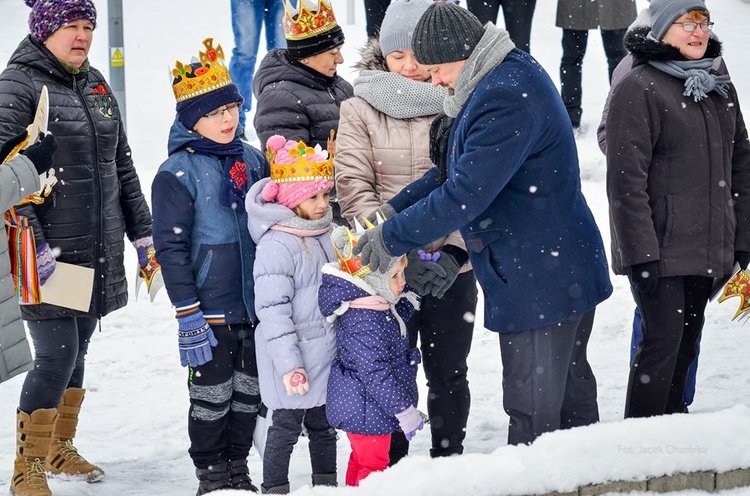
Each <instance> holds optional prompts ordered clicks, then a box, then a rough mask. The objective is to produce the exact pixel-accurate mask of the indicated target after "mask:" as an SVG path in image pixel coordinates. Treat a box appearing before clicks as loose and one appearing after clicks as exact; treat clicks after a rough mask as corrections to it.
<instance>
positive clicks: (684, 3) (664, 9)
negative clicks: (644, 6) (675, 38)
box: [648, 0, 706, 40]
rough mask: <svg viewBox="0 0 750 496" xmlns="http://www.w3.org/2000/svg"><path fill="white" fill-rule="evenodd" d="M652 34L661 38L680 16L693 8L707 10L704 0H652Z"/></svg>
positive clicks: (649, 7)
mask: <svg viewBox="0 0 750 496" xmlns="http://www.w3.org/2000/svg"><path fill="white" fill-rule="evenodd" d="M648 10H649V12H650V13H651V36H653V37H654V38H656V39H657V40H661V39H662V38H663V37H664V35H665V34H666V33H667V31H668V30H669V27H670V26H671V25H672V23H673V22H674V21H676V20H677V19H679V18H680V16H682V15H684V14H687V13H688V12H690V11H691V10H706V4H705V3H703V0H651V4H650V5H649V6H648Z"/></svg>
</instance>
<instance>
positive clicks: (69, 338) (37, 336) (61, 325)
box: [18, 317, 97, 413]
mask: <svg viewBox="0 0 750 496" xmlns="http://www.w3.org/2000/svg"><path fill="white" fill-rule="evenodd" d="M96 322H97V320H96V319H95V318H93V317H69V318H64V319H49V320H27V321H26V325H28V326H29V334H31V340H32V341H33V343H34V368H33V369H32V370H30V371H29V373H28V374H27V375H26V379H25V380H24V382H23V388H22V389H21V401H20V402H19V405H18V407H19V408H20V409H21V411H24V412H26V413H31V412H33V411H34V410H37V409H39V408H57V406H58V405H59V404H60V400H61V399H62V395H63V393H64V392H65V390H66V389H67V388H70V387H74V388H81V387H83V372H84V369H85V365H86V353H87V352H88V350H89V342H90V341H91V336H92V335H93V334H94V330H95V329H96Z"/></svg>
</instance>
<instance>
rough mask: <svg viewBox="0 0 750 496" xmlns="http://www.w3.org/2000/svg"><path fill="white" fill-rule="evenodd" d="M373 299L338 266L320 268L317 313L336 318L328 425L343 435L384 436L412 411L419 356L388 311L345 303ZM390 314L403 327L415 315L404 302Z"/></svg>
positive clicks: (416, 397) (368, 290) (361, 283)
mask: <svg viewBox="0 0 750 496" xmlns="http://www.w3.org/2000/svg"><path fill="white" fill-rule="evenodd" d="M373 294H375V291H374V290H373V289H371V288H370V287H369V285H368V284H367V283H365V282H364V281H363V280H362V279H359V278H355V277H354V276H350V275H349V274H346V273H344V272H342V271H341V270H340V269H339V268H338V263H337V262H334V263H331V264H327V265H324V266H323V282H322V284H321V286H320V291H319V293H318V303H319V305H320V311H321V312H322V313H323V315H325V316H326V317H329V318H331V316H333V317H336V315H338V317H336V320H335V326H336V340H337V347H338V356H337V357H336V358H335V359H334V360H333V363H332V364H331V375H330V376H329V377H328V398H327V402H326V415H327V416H328V422H329V423H330V424H331V426H333V427H335V428H337V429H341V430H343V431H346V432H352V433H355V434H371V435H373V434H377V435H383V434H390V433H392V432H395V431H398V430H399V424H398V419H396V416H395V415H396V414H397V413H400V412H402V411H404V410H405V409H407V408H408V407H410V406H413V407H415V408H416V406H417V401H418V400H419V393H418V391H417V366H418V365H419V363H420V361H421V359H420V355H419V350H417V349H416V348H409V340H408V339H407V338H405V337H402V336H401V331H400V328H399V324H398V321H397V320H396V319H395V318H394V315H393V313H392V312H391V311H389V310H383V311H378V310H369V309H363V308H348V309H347V302H351V301H352V300H355V299H357V298H362V297H366V296H371V295H373ZM395 309H396V312H398V314H399V316H400V317H401V318H402V319H403V321H404V322H406V321H407V320H408V319H409V318H410V317H411V315H412V314H413V313H414V306H413V305H412V303H411V302H410V301H409V300H408V299H407V298H405V297H402V298H401V299H400V300H398V302H397V303H396V306H395ZM342 312H343V313H342Z"/></svg>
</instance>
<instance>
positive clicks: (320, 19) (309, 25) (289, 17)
mask: <svg viewBox="0 0 750 496" xmlns="http://www.w3.org/2000/svg"><path fill="white" fill-rule="evenodd" d="M283 25H284V36H285V37H286V39H287V40H292V41H297V40H304V39H306V38H310V37H312V36H317V35H319V34H321V33H325V32H326V31H330V30H331V29H333V28H335V27H336V26H338V23H337V22H336V17H335V16H334V15H333V8H332V7H331V4H330V3H328V2H327V1H326V0H317V5H316V4H315V0H298V4H297V8H295V7H293V6H292V4H291V3H290V2H289V0H284V19H283Z"/></svg>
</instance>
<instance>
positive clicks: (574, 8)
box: [556, 0, 636, 129]
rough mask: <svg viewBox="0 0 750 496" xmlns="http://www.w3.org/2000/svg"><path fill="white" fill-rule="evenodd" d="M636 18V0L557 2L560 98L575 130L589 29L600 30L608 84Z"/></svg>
mask: <svg viewBox="0 0 750 496" xmlns="http://www.w3.org/2000/svg"><path fill="white" fill-rule="evenodd" d="M635 18H636V7H635V0H607V1H605V0H595V1H591V0H558V2H557V22H556V25H557V27H560V28H563V36H562V47H563V55H562V60H561V61H560V95H561V96H562V100H563V103H564V104H565V109H566V110H567V111H568V117H570V124H571V125H572V126H573V128H574V129H578V128H579V127H580V126H581V114H582V113H583V109H582V107H581V98H582V95H583V77H582V67H583V57H584V55H586V45H587V44H588V37H589V30H590V29H597V28H599V29H601V35H602V43H603V44H604V53H605V54H606V56H607V67H608V75H609V80H610V82H611V81H612V72H613V71H614V70H615V67H617V64H619V63H620V61H621V60H622V59H623V57H625V55H626V54H627V51H626V50H625V46H624V45H623V41H622V40H623V36H625V31H626V29H627V27H628V26H629V25H630V23H632V22H633V20H634V19H635Z"/></svg>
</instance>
